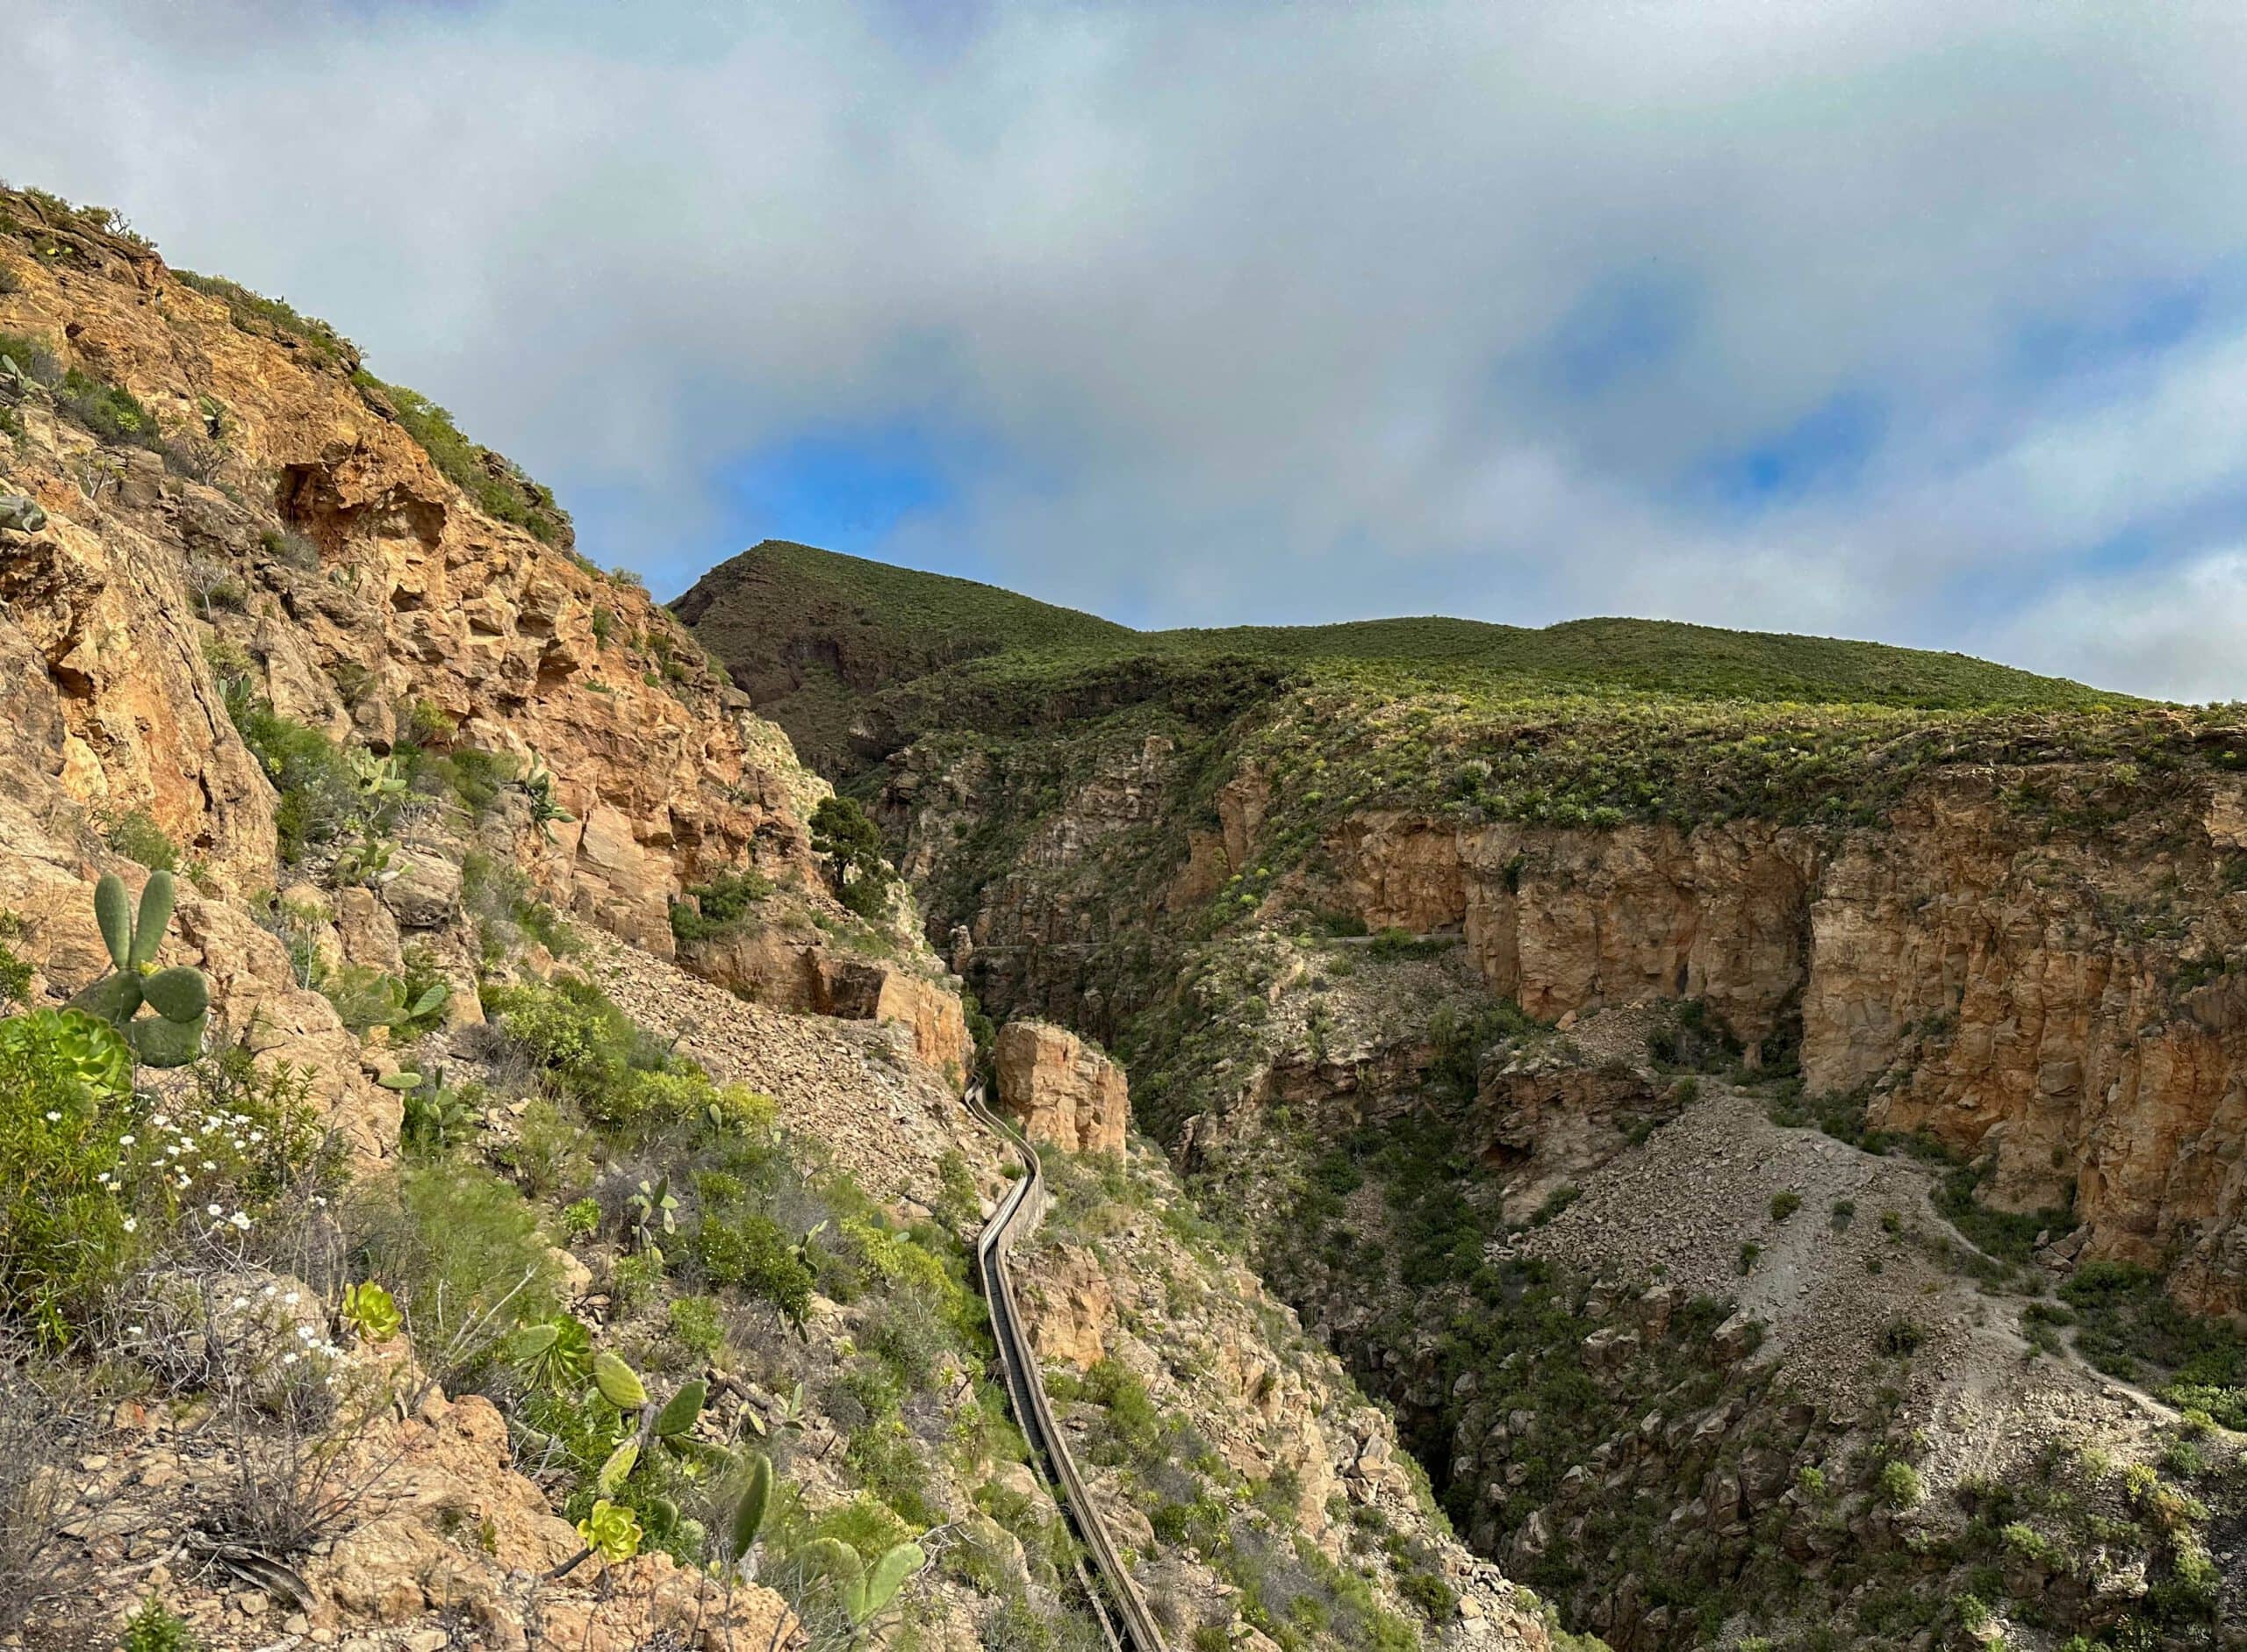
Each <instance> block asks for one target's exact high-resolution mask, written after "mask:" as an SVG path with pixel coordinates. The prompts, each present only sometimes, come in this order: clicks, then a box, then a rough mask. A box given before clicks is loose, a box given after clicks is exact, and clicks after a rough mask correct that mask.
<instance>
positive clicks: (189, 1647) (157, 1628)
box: [117, 1595, 202, 1652]
mask: <svg viewBox="0 0 2247 1652" xmlns="http://www.w3.org/2000/svg"><path fill="white" fill-rule="evenodd" d="M201 1644H202V1642H200V1641H197V1639H196V1638H195V1632H194V1631H193V1630H191V1629H190V1628H189V1627H187V1620H186V1619H184V1618H182V1617H179V1616H177V1615H176V1614H175V1613H174V1612H172V1611H171V1610H170V1608H169V1607H168V1606H166V1605H164V1603H163V1602H162V1601H161V1600H159V1599H157V1598H155V1597H154V1595H151V1596H149V1597H148V1598H147V1600H145V1601H143V1602H142V1603H141V1605H140V1611H138V1612H134V1613H133V1615H132V1616H131V1617H130V1618H127V1619H126V1620H125V1632H124V1634H121V1635H119V1636H118V1642H117V1652H197V1648H199V1647H200V1646H201Z"/></svg>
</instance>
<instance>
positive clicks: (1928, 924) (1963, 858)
mask: <svg viewBox="0 0 2247 1652" xmlns="http://www.w3.org/2000/svg"><path fill="white" fill-rule="evenodd" d="M2040 778H2043V779H2049V777H2038V776H2035V775H2033V774H2031V773H2026V772H2014V773H2011V774H2001V775H1997V776H1973V777H1966V778H1962V779H1956V780H1950V781H1942V782H1931V783H1929V784H1927V785H1925V786H1921V787H1919V788H1917V789H1915V790H1914V791H1913V792H1912V793H1911V794H1907V795H1906V798H1905V799H1904V801H1902V802H1901V803H1900V804H1899V807H1898V808H1896V809H1895V811H1894V813H1893V815H1892V817H1891V819H1890V821H1889V822H1888V823H1887V825H1886V826H1885V827H1884V828H1882V829H1879V830H1866V831H1862V832H1857V833H1852V834H1849V835H1846V836H1842V837H1833V838H1820V837H1813V836H1811V835H1809V834H1805V833H1803V832H1801V831H1798V830H1791V829H1785V828H1779V829H1770V828H1762V827H1758V826H1755V825H1754V824H1752V823H1745V822H1730V823H1727V824H1726V825H1723V826H1719V827H1712V828H1708V829H1705V830H1698V831H1693V832H1690V833H1688V832H1679V831H1676V830H1666V829H1645V828H1640V829H1625V830H1615V831H1610V832H1602V833H1593V832H1536V831H1524V830H1518V829H1514V828H1504V829H1497V830H1474V831H1462V830H1446V829H1443V828H1439V827H1436V826H1433V825H1431V824H1429V823H1427V822H1416V821H1411V820H1398V819H1396V818H1394V817H1389V816H1373V817H1369V818H1366V819H1361V820H1355V821H1352V822H1349V823H1348V824H1347V825H1346V828H1345V829H1344V830H1342V831H1341V832H1339V833H1338V834H1337V835H1336V837H1335V838H1334V839H1333V840H1332V845H1331V846H1332V851H1333V855H1334V861H1335V865H1336V867H1337V870H1338V872H1339V877H1340V880H1341V884H1342V888H1343V890H1344V892H1345V893H1346V898H1347V899H1348V901H1349V902H1350V904H1351V906H1352V908H1353V909H1354V910H1355V911H1356V912H1357V913H1358V914H1359V915H1360V916H1362V917H1363V919H1364V920H1365V921H1366V922H1367V923H1368V924H1370V925H1372V926H1375V927H1376V928H1378V927H1383V926H1388V925H1397V926H1400V927H1403V928H1405V929H1410V930H1438V929H1443V928H1447V927H1455V928H1458V929H1460V930H1461V931H1462V932H1463V935H1464V937H1465V944H1466V947H1467V950H1468V955H1469V956H1470V957H1471V958H1472V959H1473V960H1474V962H1475V966H1476V968H1477V969H1478V971H1479V972H1480V973H1481V974H1482V978H1483V980H1485V981H1487V982H1488V983H1489V984H1490V988H1491V989H1492V990H1493V991H1494V992H1497V993H1498V994H1500V995H1504V996H1506V997H1511V998H1515V999H1518V1001H1519V1002H1520V1003H1521V1004H1522V1006H1523V1008H1524V1009H1526V1010H1528V1011H1529V1012H1530V1013H1531V1014H1532V1015H1534V1016H1540V1017H1544V1018H1548V1019H1549V1018H1551V1017H1554V1016H1559V1015H1562V1014H1566V1013H1569V1012H1571V1011H1574V1012H1579V1013H1581V1012H1583V1011H1587V1010H1590V1009H1597V1008H1599V1007H1601V1006H1602V1005H1605V1004H1612V1003H1625V1002H1633V1001H1634V1000H1636V999H1639V998H1640V997H1642V996H1646V995H1659V996H1664V997H1676V998H1693V999H1698V1000H1699V1001H1700V1002H1703V1003H1705V1005H1707V1006H1708V1007H1709V1008H1710V1009H1712V1010H1713V1011H1714V1012H1715V1013H1716V1014H1717V1015H1718V1016H1719V1017H1720V1018H1721V1019H1722V1021H1723V1022H1724V1023H1725V1024H1726V1025H1727V1027H1728V1028H1729V1029H1730V1030H1731V1031H1733V1032H1734V1034H1735V1035H1736V1036H1737V1037H1739V1038H1741V1040H1742V1041H1743V1042H1744V1043H1746V1044H1747V1045H1749V1046H1751V1048H1753V1047H1755V1046H1758V1045H1761V1044H1762V1041H1764V1040H1765V1039H1768V1038H1771V1037H1772V1036H1773V1035H1774V1034H1777V1033H1781V1032H1782V1031H1785V1032H1786V1033H1787V1034H1788V1035H1789V1036H1792V1035H1793V1031H1794V1025H1793V1024H1794V1018H1795V1017H1796V1016H1799V1038H1800V1044H1801V1062H1802V1067H1803V1074H1804V1079H1805V1083H1806V1084H1807V1085H1808V1086H1809V1087H1810V1088H1812V1089H1813V1090H1818V1091H1849V1090H1858V1089H1863V1090H1868V1091H1870V1095H1871V1102H1870V1117H1871V1119H1872V1122H1873V1123H1875V1124H1879V1125H1883V1126H1885V1127H1888V1128H1892V1129H1898V1130H1907V1131H1908V1130H1926V1131H1929V1132H1930V1133H1932V1134H1933V1135H1934V1136H1935V1137H1936V1138H1938V1139H1941V1140H1942V1141H1943V1142H1945V1143H1946V1144H1948V1145H1949V1146H1951V1147H1953V1148H1954V1149H1956V1150H1957V1151H1959V1152H1960V1153H1963V1154H1965V1155H1967V1156H1968V1157H1979V1156H1982V1155H1985V1154H1986V1155H1988V1156H1989V1157H1990V1159H1991V1160H1992V1177H1991V1180H1990V1182H1989V1184H1988V1193H1987V1196H1989V1197H1990V1198H1991V1199H1992V1201H1993V1202H1995V1203H1999V1204H2001V1205H2002V1206H2004V1207H2005V1208H2007V1209H2011V1210H2035V1209H2039V1208H2044V1207H2057V1206H2067V1207H2071V1208H2072V1210H2074V1212H2075V1214H2076V1217H2077V1218H2078V1220H2080V1221H2083V1222H2085V1223H2086V1224H2088V1225H2089V1226H2090V1229H2091V1239H2090V1251H2089V1254H2091V1255H2093V1256H2111V1257H2116V1258H2120V1259H2122V1260H2127V1261H2133V1262H2139V1263H2144V1264H2148V1265H2153V1266H2165V1267H2170V1268H2173V1269H2174V1270H2175V1271H2174V1275H2173V1277H2174V1282H2175V1284H2176V1288H2177V1289H2178V1291H2179V1294H2180V1296H2183V1297H2184V1298H2185V1299H2186V1300H2187V1301H2189V1302H2192V1303H2193V1304H2194V1305H2196V1306H2198V1307H2200V1308H2202V1309H2205V1310H2209V1311H2221V1312H2233V1311H2241V1310H2242V1309H2243V1308H2247V1294H2243V1285H2242V1280H2243V1279H2247V1273H2243V1270H2242V1268H2241V1261H2242V1260H2243V1258H2242V1252H2241V1250H2240V1246H2241V1245H2242V1243H2243V1236H2242V1233H2241V1222H2242V1218H2243V1216H2247V1203H2243V1200H2247V1182H2243V1180H2242V1177H2241V1174H2240V1170H2239V1164H2240V1158H2241V1153H2242V1149H2241V1146H2240V1141H2241V1132H2240V1126H2241V1123H2242V1114H2241V1108H2242V1104H2243V1103H2242V1077H2241V1075H2242V1074H2243V1072H2247V1068H2243V1067H2242V1063H2241V1057H2242V1055H2243V1054H2247V1050H2243V1048H2242V1047H2241V1046H2240V1045H2238V1043H2237V1035H2236V1023H2237V1022H2238V1021H2239V1018H2240V1015H2241V1009H2242V1000H2241V997H2240V988H2239V984H2238V981H2237V979H2236V977H2234V976H2233V975H2231V973H2229V969H2228V967H2227V966H2226V962H2225V960H2226V959H2228V958H2229V956H2230V953H2231V951H2232V949H2233V948H2234V947H2235V946H2236V944H2237V933H2238V925H2239V923H2240V919H2241V916H2243V913H2242V909H2241V907H2240V904H2239V901H2238V897H2237V896H2236V894H2235V893H2234V892H2233V890H2232V888H2231V887H2230V885H2231V879H2232V877H2233V873H2232V871H2231V867H2232V864H2233V860H2232V857H2233V854H2234V852H2235V851H2236V844H2235V843H2234V842H2233V841H2232V838H2231V836H2230V829H2229V825H2228V822H2229V821H2230V820H2231V819H2232V817H2233V815H2234V812H2235V811H2236V808H2237V803H2236V786H2234V785H2233V784H2232V783H2229V782H2223V781H2215V782H2211V783H2210V785H2209V786H2208V788H2207V789H2205V790H2204V791H2202V792H2201V793H2200V795H2199V798H2198V806H2197V808H2191V809H2188V810H2186V811H2180V812H2181V813H2182V818H2181V819H2180V818H2179V816H2178V815H2169V816H2168V817H2167V818H2166V819H2164V820H2145V821H2140V822H2136V823H2135V826H2134V827H2133V826H2130V825H2124V824H2121V823H2118V824H2117V826H2116V828H2115V829H2114V830H2110V831H2108V832H2107V833H2102V834H2101V835H2100V836H2099V837H2096V838H2093V839H2090V840H2083V839H2078V840H2075V841H2069V840H2067V839H2065V838H2062V837H2056V836H2055V835H2054V834H2053V833H2052V832H2051V831H2050V829H2049V825H2048V822H2046V821H2045V820H2044V819H2042V818H2041V817H2040V816H2039V815H2038V813H2037V812H2036V811H2035V810H2033V809H2030V808H2025V807H2023V806H2022V804H2021V802H2020V801H2018V800H2017V798H2016V797H2014V796H2013V795H2009V794H2014V793H2016V792H2017V791H2018V789H2019V788H2021V787H2022V786H2027V785H2029V784H2031V783H2033V782H2034V781H2035V780H2036V779H2040Z"/></svg>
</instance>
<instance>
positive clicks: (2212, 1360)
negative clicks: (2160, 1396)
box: [2060, 1261, 2247, 1427]
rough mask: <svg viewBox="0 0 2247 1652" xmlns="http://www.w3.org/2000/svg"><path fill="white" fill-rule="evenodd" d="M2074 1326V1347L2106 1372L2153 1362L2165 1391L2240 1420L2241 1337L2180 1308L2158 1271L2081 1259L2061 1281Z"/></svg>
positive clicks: (2129, 1375)
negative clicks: (2077, 1320) (2075, 1320)
mask: <svg viewBox="0 0 2247 1652" xmlns="http://www.w3.org/2000/svg"><path fill="white" fill-rule="evenodd" d="M2060 1296H2061V1297H2062V1298H2063V1299H2064V1300H2065V1301H2066V1303H2067V1304H2069V1306H2071V1308H2073V1309H2074V1310H2075V1311H2076V1313H2077V1314H2078V1317H2079V1318H2080V1320H2081V1325H2080V1326H2079V1328H2078V1331H2077V1332H2076V1347H2077V1348H2078V1351H2080V1352H2081V1353H2082V1354H2083V1356H2084V1357H2085V1359H2087V1360H2089V1361H2091V1362H2092V1363H2093V1365H2095V1366H2097V1367H2098V1368H2100V1370H2102V1371H2105V1372H2106V1373H2107V1375H2110V1376H2117V1377H2121V1378H2122V1379H2123V1380H2124V1381H2126V1382H2127V1381H2131V1380H2134V1379H2136V1378H2137V1377H2138V1376H2139V1375H2141V1372H2142V1370H2143V1367H2145V1366H2149V1365H2150V1366H2152V1367H2155V1368H2157V1369H2158V1370H2159V1371H2161V1372H2162V1373H2163V1374H2164V1375H2165V1376H2166V1378H2167V1379H2168V1382H2167V1386H2166V1387H2165V1389H2164V1398H2166V1399H2168V1400H2169V1402H2170V1403H2171V1404H2175V1405H2179V1406H2183V1405H2193V1406H2197V1407H2198V1408H2199V1409H2200V1410H2202V1411H2207V1412H2208V1414H2209V1415H2210V1416H2211V1417H2213V1418H2214V1419H2215V1420H2216V1421H2218V1422H2221V1423H2223V1424H2225V1425H2226V1426H2229V1427H2238V1426H2243V1425H2247V1403H2243V1402H2247V1336H2243V1334H2242V1333H2241V1332H2239V1331H2238V1330H2237V1329H2236V1328H2235V1327H2233V1326H2231V1325H2228V1324H2226V1323H2225V1322H2223V1321H2222V1320H2218V1319H2211V1318H2202V1317H2201V1316H2200V1315H2198V1314H2194V1313H2192V1312H2190V1311H2187V1310H2186V1309H2184V1308H2182V1307H2179V1305H2178V1304H2177V1303H2176V1302H2175V1301H2173V1300H2172V1298H2171V1297H2170V1296H2169V1294H2168V1292H2167V1290H2166V1289H2165V1288H2164V1285H2163V1283H2162V1280H2161V1277H2160V1275H2157V1274H2156V1273H2154V1272H2153V1271H2152V1270H2151V1269H2150V1268H2141V1267H2138V1266H2136V1264H2133V1263H2128V1262H2113V1261H2093V1262H2085V1263H2084V1264H2083V1265H2082V1266H2081V1267H2080V1268H2077V1269H2076V1270H2075V1272H2074V1273H2073V1274H2072V1275H2070V1277H2069V1278H2068V1280H2067V1281H2066V1282H2065V1283H2064V1284H2063V1285H2061V1287H2060Z"/></svg>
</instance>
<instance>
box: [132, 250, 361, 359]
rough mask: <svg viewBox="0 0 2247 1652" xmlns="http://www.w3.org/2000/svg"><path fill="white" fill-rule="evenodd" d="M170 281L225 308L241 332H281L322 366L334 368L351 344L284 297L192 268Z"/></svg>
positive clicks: (177, 273) (174, 276)
mask: <svg viewBox="0 0 2247 1652" xmlns="http://www.w3.org/2000/svg"><path fill="white" fill-rule="evenodd" d="M172 278H173V279H174V280H176V281H177V282H178V283H179V284H181V285H182V286H183V287H191V288H193V289H194V290H195V291H197V292H200V293H202V294H204V295H205V296H206V297H208V298H217V299H219V301H220V302H221V303H223V304H224V305H226V315H227V319H228V320H231V321H232V322H233V324H234V326H235V327H238V328H239V329H240V330H241V331H242V332H245V333H249V334H258V335H261V336H263V335H269V334H271V333H276V332H277V333H280V334H284V336H286V337H287V338H290V339H292V340H294V341H296V343H297V344H298V346H299V347H300V348H302V349H303V350H304V352H305V356H306V357H307V358H308V359H310V360H311V361H312V362H314V363H317V364H319V366H322V367H333V366H334V365H335V364H336V363H338V362H339V361H340V360H341V359H342V357H343V356H344V355H345V354H346V353H347V352H350V350H351V341H349V340H348V339H346V338H345V337H344V336H343V335H342V334H340V333H338V332H337V331H336V330H335V329H334V327H330V326H328V324H327V322H325V321H322V320H317V319H315V318H313V317H312V316H308V315H305V314H303V313H301V312H299V311H298V309H297V308H296V306H295V305H291V303H289V301H288V300H287V299H285V298H267V297H265V296H264V294H262V293H259V292H253V291H250V289H249V288H248V287H245V286H243V285H241V284H240V283H239V282H233V281H229V280H227V279H226V277H223V276H201V275H197V274H196V273H195V271H193V270H192V269H174V270H173V271H172Z"/></svg>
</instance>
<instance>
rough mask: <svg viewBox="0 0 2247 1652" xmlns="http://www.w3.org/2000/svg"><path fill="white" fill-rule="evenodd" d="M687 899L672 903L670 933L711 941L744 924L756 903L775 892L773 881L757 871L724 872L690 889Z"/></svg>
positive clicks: (675, 935)
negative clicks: (773, 890)
mask: <svg viewBox="0 0 2247 1652" xmlns="http://www.w3.org/2000/svg"><path fill="white" fill-rule="evenodd" d="M686 893H687V895H688V896H689V897H691V898H690V899H687V900H682V901H672V902H671V935H672V937H673V938H674V939H677V940H680V941H702V940H708V939H710V938H712V937H715V936H721V935H729V934H732V933H734V932H735V931H736V930H740V929H743V927H745V926H746V925H747V923H748V922H749V919H750V916H751V913H752V910H753V909H754V908H755V907H756V905H757V902H758V901H762V900H764V899H765V896H767V895H769V894H772V880H771V879H769V878H766V877H765V876H763V875H762V874H761V873H757V872H754V871H748V870H744V871H739V872H721V873H718V874H717V876H715V877H714V878H713V879H711V880H709V882H707V883H702V884H697V885H695V886H693V887H692V888H690V889H688V890H687V892H686Z"/></svg>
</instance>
